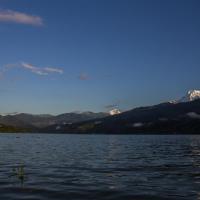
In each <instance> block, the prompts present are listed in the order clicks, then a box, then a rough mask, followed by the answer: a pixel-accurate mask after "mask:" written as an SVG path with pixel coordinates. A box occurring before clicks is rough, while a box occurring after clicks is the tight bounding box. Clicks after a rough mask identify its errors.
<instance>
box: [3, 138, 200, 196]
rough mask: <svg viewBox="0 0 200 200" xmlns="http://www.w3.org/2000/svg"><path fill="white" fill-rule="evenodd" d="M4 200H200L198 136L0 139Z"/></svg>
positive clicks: (199, 139) (199, 148)
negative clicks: (22, 171) (22, 176)
mask: <svg viewBox="0 0 200 200" xmlns="http://www.w3.org/2000/svg"><path fill="white" fill-rule="evenodd" d="M21 166H24V168H23V170H24V179H20V177H19V176H18V175H17V174H16V170H18V169H19V168H20V167H21ZM0 199H2V200H3V199H6V200H9V199H15V200H16V199H19V200H23V199H24V200H25V199H26V200H30V199H44V200H51V199H55V200H60V199H61V200H62V199H68V200H70V199H73V200H76V199H83V200H86V199H87V200H90V199H91V200H98V199H105V200H106V199H108V200H111V199H115V200H118V199H123V200H129V199H130V200H143V199H146V200H151V199H152V200H162V199H163V200H164V199H176V200H177V199H185V200H190V199H192V200H193V199H199V200H200V136H197V135H190V136H189V135H173V136H170V135H161V136H159V135H140V136H139V135H70V134H66V135H61V134H59V135H58V134H0Z"/></svg>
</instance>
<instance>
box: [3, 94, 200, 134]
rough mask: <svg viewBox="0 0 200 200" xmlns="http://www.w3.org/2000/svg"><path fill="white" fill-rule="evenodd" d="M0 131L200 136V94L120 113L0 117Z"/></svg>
mask: <svg viewBox="0 0 200 200" xmlns="http://www.w3.org/2000/svg"><path fill="white" fill-rule="evenodd" d="M0 124H1V126H0V131H2V132H9V131H10V130H11V131H16V130H17V131H18V130H19V131H25V132H29V131H31V132H34V131H37V132H58V133H138V132H146V133H147V132H149V133H151V132H195V133H200V91H199V90H190V91H188V92H187V94H186V95H185V96H184V97H182V98H181V99H179V100H175V101H170V102H166V103H161V104H158V105H154V106H147V107H139V108H135V109H132V110H130V111H126V112H122V113H120V111H118V110H117V109H114V110H113V111H111V112H110V114H109V113H103V112H101V113H93V112H83V113H65V114H61V115H57V116H53V115H46V114H44V115H31V114H25V113H14V114H10V115H1V116H0Z"/></svg>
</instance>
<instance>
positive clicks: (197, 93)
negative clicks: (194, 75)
mask: <svg viewBox="0 0 200 200" xmlns="http://www.w3.org/2000/svg"><path fill="white" fill-rule="evenodd" d="M196 99H200V90H189V91H188V92H187V94H186V95H185V96H184V97H182V98H181V99H179V100H178V101H177V103H182V102H189V101H194V100H196Z"/></svg>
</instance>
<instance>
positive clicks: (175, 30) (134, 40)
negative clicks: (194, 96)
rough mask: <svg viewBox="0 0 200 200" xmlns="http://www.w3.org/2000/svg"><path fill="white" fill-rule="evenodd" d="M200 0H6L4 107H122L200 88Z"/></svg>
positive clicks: (2, 21) (2, 13)
mask: <svg viewBox="0 0 200 200" xmlns="http://www.w3.org/2000/svg"><path fill="white" fill-rule="evenodd" d="M199 9H200V1H198V0H162V1H160V0H151V1H149V0H121V1H119V0H42V1H41V0H29V1H27V0H20V1H19V0H12V1H8V0H0V36H1V37H0V92H1V98H0V113H9V112H26V113H34V114H36V113H51V114H59V113H65V112H71V111H88V110H89V111H94V112H98V111H108V110H109V109H111V108H113V107H118V108H120V109H122V110H128V109H132V108H134V107H137V106H144V105H152V104H157V103H160V102H163V101H168V100H172V99H176V98H179V97H181V96H183V95H184V94H185V92H186V91H187V90H190V89H199V88H200V86H199V85H200V78H199V76H200V12H199Z"/></svg>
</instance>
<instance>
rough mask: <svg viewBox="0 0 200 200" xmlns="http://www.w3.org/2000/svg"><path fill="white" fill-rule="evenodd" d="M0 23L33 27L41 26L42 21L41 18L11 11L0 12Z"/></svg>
mask: <svg viewBox="0 0 200 200" xmlns="http://www.w3.org/2000/svg"><path fill="white" fill-rule="evenodd" d="M0 21H1V22H13V23H18V24H27V25H34V26H42V25H43V19H42V18H41V17H39V16H36V15H29V14H26V13H22V12H17V11H13V10H0Z"/></svg>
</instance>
